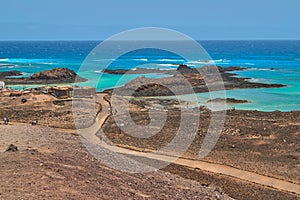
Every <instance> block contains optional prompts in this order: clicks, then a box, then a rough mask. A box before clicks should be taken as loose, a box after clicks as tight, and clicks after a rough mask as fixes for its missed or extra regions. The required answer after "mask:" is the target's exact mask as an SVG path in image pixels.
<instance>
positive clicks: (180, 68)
mask: <svg viewBox="0 0 300 200" xmlns="http://www.w3.org/2000/svg"><path fill="white" fill-rule="evenodd" d="M176 71H177V72H180V73H181V74H189V73H197V70H196V69H193V68H191V67H189V66H187V65H184V64H180V65H179V66H178V68H177V70H176Z"/></svg>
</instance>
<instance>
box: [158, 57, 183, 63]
mask: <svg viewBox="0 0 300 200" xmlns="http://www.w3.org/2000/svg"><path fill="white" fill-rule="evenodd" d="M157 61H160V62H183V61H185V60H184V59H169V58H162V59H157Z"/></svg>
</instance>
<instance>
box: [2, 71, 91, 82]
mask: <svg viewBox="0 0 300 200" xmlns="http://www.w3.org/2000/svg"><path fill="white" fill-rule="evenodd" d="M7 74H12V75H6V76H5V77H4V78H3V80H4V81H5V83H6V84H10V85H13V84H24V85H25V84H56V83H74V82H84V81H87V79H84V78H81V77H79V76H78V75H77V74H76V73H75V72H74V71H73V70H70V69H68V68H55V69H52V70H47V71H42V72H38V73H36V74H33V75H32V76H31V77H29V78H10V77H7V76H16V75H22V74H20V72H16V71H12V72H7ZM0 77H1V76H0Z"/></svg>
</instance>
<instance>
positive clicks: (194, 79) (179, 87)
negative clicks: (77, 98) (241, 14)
mask: <svg viewBox="0 0 300 200" xmlns="http://www.w3.org/2000/svg"><path fill="white" fill-rule="evenodd" d="M245 69H246V68H242V67H227V68H222V67H213V66H205V67H202V68H197V69H196V68H191V67H189V66H187V65H179V67H178V68H177V69H176V70H167V71H168V72H167V73H168V74H171V75H172V76H170V77H165V78H159V79H154V78H145V77H139V78H136V79H134V80H132V81H130V82H129V83H127V84H126V85H125V86H123V87H121V88H118V89H117V90H115V92H117V93H118V94H120V95H123V94H127V93H128V92H130V91H135V92H134V96H172V95H174V93H173V92H172V91H176V94H188V93H189V92H188V91H189V90H188V88H187V86H186V85H184V84H183V83H184V82H186V81H188V83H189V85H190V86H191V87H192V89H193V90H194V92H195V93H200V92H208V91H209V90H210V91H216V90H219V89H218V88H217V87H216V88H214V87H213V88H209V89H208V86H207V80H208V81H209V82H210V83H211V84H214V85H220V84H222V83H220V78H221V79H222V81H223V84H224V88H225V89H226V90H231V89H244V88H277V87H285V85H282V84H266V83H256V82H250V81H249V79H248V78H239V77H236V76H235V75H236V74H234V73H231V72H233V71H238V70H245ZM147 70H148V69H145V72H147ZM138 71H139V73H140V72H142V71H143V70H142V69H139V70H138ZM150 71H151V70H150ZM164 71H166V70H161V71H160V72H164ZM216 71H218V75H220V76H221V77H220V78H219V77H217V76H215V74H216ZM125 72H126V73H129V72H128V71H127V70H117V71H116V72H114V71H112V70H110V71H107V70H106V73H117V74H121V73H125ZM157 72H159V70H157ZM130 73H135V72H134V71H133V72H130ZM190 86H188V87H190Z"/></svg>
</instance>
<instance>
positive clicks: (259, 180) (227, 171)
mask: <svg viewBox="0 0 300 200" xmlns="http://www.w3.org/2000/svg"><path fill="white" fill-rule="evenodd" d="M104 96H105V94H99V100H100V103H101V105H102V106H103V107H102V111H101V112H100V113H99V115H98V120H99V121H98V123H95V124H94V125H93V126H92V127H90V128H88V129H84V130H86V134H83V135H82V136H83V137H85V138H86V139H87V140H88V141H89V142H91V143H93V144H101V145H102V146H103V147H105V148H107V149H109V150H111V151H113V152H116V153H122V154H129V155H134V156H141V157H146V158H150V159H155V160H160V161H166V162H171V161H173V160H174V157H172V156H170V155H159V154H155V153H145V152H139V151H134V150H130V149H125V148H119V147H113V146H110V145H107V144H105V143H104V142H103V141H101V140H100V139H99V138H98V137H97V136H96V135H95V134H89V133H91V131H93V132H94V131H95V130H98V129H99V128H101V126H102V124H103V123H104V122H105V120H106V118H107V117H108V115H109V113H108V112H107V111H108V108H109V104H108V102H107V101H105V100H104V99H103V97H104ZM84 132H85V131H84ZM95 132H96V131H95ZM95 132H94V133H95ZM174 163H175V164H179V165H182V166H186V167H190V168H194V169H200V170H204V171H208V172H213V173H217V174H223V175H227V176H231V177H235V178H238V179H241V180H246V181H249V182H252V183H256V184H260V185H263V186H268V187H272V188H275V189H278V190H282V191H286V192H290V193H295V194H298V195H299V194H300V185H298V184H295V183H291V182H288V181H284V180H280V179H276V178H271V177H268V176H263V175H259V174H256V173H253V172H248V171H244V170H240V169H236V168H233V167H230V166H226V165H221V164H214V163H209V162H204V161H199V160H191V159H187V158H179V159H177V160H176V161H175V162H174Z"/></svg>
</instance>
